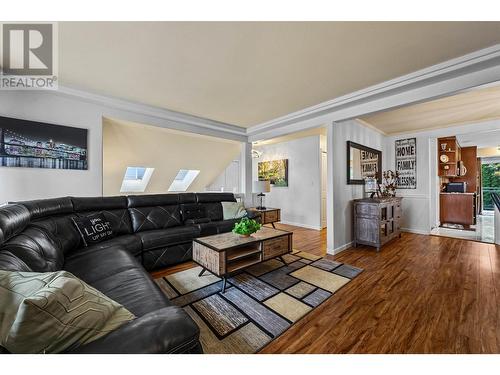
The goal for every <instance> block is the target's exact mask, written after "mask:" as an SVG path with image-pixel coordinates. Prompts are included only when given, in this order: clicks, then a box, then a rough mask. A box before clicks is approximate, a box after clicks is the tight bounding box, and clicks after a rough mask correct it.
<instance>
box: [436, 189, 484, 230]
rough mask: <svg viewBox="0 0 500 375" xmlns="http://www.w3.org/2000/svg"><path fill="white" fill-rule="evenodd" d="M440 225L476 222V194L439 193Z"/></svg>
mask: <svg viewBox="0 0 500 375" xmlns="http://www.w3.org/2000/svg"><path fill="white" fill-rule="evenodd" d="M439 205H440V210H439V211H440V219H439V220H440V221H441V225H442V224H445V223H448V224H461V225H474V224H475V223H476V195H475V194H472V193H441V194H440V196H439Z"/></svg>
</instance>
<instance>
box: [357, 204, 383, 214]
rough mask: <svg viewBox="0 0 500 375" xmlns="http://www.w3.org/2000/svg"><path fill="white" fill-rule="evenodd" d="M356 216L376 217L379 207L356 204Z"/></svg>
mask: <svg viewBox="0 0 500 375" xmlns="http://www.w3.org/2000/svg"><path fill="white" fill-rule="evenodd" d="M356 215H358V216H369V217H378V216H379V207H378V206H376V205H373V204H356Z"/></svg>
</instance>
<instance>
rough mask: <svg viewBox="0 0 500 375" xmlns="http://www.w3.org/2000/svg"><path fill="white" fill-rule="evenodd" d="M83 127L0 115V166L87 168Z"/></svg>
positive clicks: (86, 131) (84, 130) (85, 136)
mask: <svg viewBox="0 0 500 375" xmlns="http://www.w3.org/2000/svg"><path fill="white" fill-rule="evenodd" d="M87 133H88V130H87V129H82V128H73V127H69V126H60V125H53V124H46V123H43V122H36V121H27V120H20V119H15V118H8V117H0V167H24V168H54V169H79V170H85V169H88V165H87Z"/></svg>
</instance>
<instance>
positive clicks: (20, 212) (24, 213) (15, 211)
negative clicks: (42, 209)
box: [0, 204, 31, 245]
mask: <svg viewBox="0 0 500 375" xmlns="http://www.w3.org/2000/svg"><path fill="white" fill-rule="evenodd" d="M30 217H31V216H30V212H29V210H28V209H27V208H26V207H25V206H23V205H21V204H8V205H6V206H3V207H0V245H1V244H2V243H3V242H5V241H7V240H8V239H9V238H11V237H13V236H15V235H16V234H18V233H20V232H21V231H22V230H23V229H24V228H26V226H27V225H28V224H29V222H30Z"/></svg>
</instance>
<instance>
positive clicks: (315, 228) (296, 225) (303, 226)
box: [278, 220, 323, 230]
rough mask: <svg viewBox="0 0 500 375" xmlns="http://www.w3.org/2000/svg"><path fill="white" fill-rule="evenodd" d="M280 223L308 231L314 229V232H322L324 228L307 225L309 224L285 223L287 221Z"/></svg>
mask: <svg viewBox="0 0 500 375" xmlns="http://www.w3.org/2000/svg"><path fill="white" fill-rule="evenodd" d="M278 223H281V224H286V225H293V226H295V227H302V228H307V229H314V230H321V229H323V228H321V227H319V226H315V225H307V224H302V223H294V222H292V221H285V220H281V221H279V222H278Z"/></svg>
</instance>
